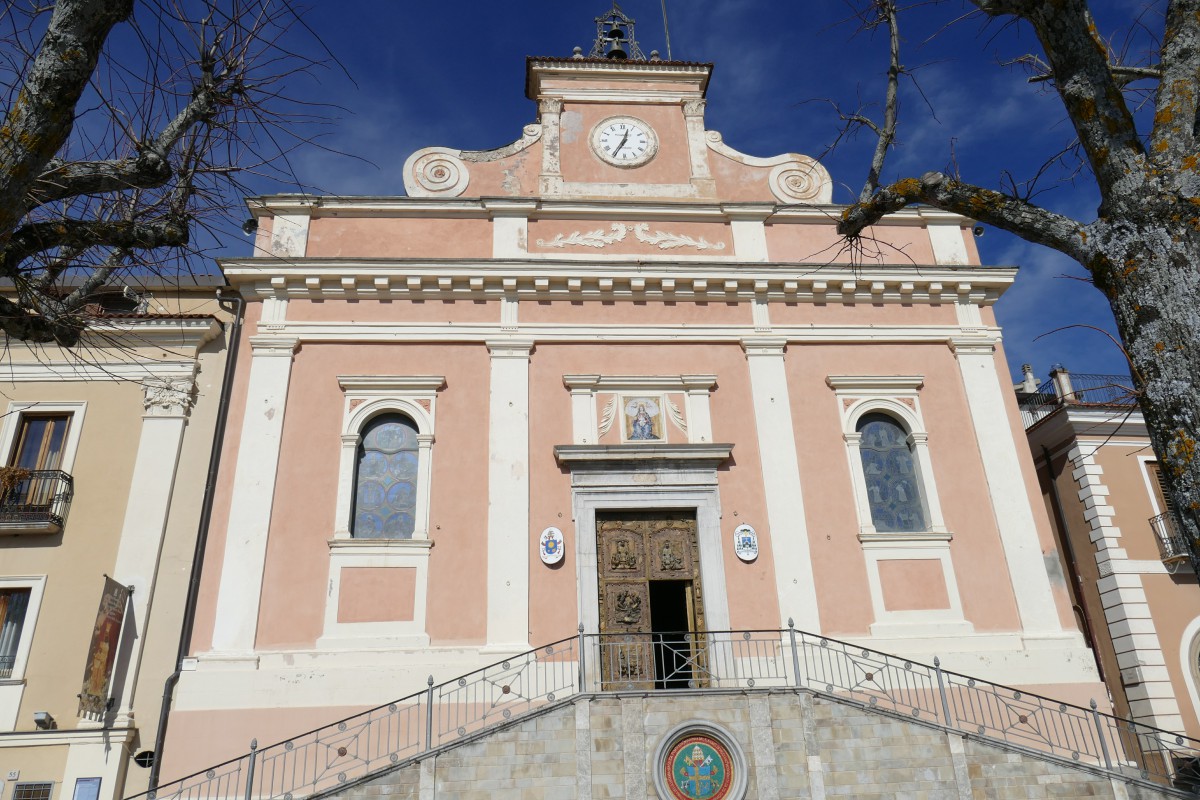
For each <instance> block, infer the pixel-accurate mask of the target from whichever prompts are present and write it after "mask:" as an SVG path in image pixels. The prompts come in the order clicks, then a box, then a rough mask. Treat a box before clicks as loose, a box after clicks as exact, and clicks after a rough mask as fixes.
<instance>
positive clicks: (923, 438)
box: [908, 432, 929, 446]
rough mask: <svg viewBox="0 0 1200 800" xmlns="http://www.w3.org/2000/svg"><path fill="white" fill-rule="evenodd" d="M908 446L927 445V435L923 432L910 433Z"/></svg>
mask: <svg viewBox="0 0 1200 800" xmlns="http://www.w3.org/2000/svg"><path fill="white" fill-rule="evenodd" d="M908 444H909V445H910V446H915V445H926V444H929V434H927V433H924V432H920V433H910V434H909V435H908Z"/></svg>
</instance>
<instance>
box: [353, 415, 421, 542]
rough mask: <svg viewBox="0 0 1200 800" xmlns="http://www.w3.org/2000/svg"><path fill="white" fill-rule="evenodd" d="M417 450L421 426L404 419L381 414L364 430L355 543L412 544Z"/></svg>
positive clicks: (357, 483) (356, 481) (357, 482)
mask: <svg viewBox="0 0 1200 800" xmlns="http://www.w3.org/2000/svg"><path fill="white" fill-rule="evenodd" d="M417 449H418V445H417V426H416V424H415V423H414V422H413V421H412V420H411V419H409V418H408V417H406V416H403V415H401V414H381V415H380V416H378V417H375V418H374V419H372V420H371V421H370V422H368V423H367V425H366V427H364V428H363V431H362V439H361V441H360V443H359V446H358V467H357V470H356V471H355V476H354V514H353V525H352V527H351V535H352V536H354V538H356V539H411V538H412V535H413V529H414V527H415V525H416V505H417V463H418V458H417Z"/></svg>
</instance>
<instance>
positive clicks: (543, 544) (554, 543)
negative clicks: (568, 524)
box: [538, 527, 563, 564]
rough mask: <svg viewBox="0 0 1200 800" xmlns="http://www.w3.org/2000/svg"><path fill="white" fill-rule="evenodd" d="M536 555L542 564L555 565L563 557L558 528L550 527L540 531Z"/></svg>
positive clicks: (561, 536)
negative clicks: (539, 557)
mask: <svg viewBox="0 0 1200 800" xmlns="http://www.w3.org/2000/svg"><path fill="white" fill-rule="evenodd" d="M538 555H539V556H541V557H542V563H543V564H557V563H558V562H560V561H562V557H563V535H562V531H560V530H559V529H558V528H554V527H550V528H546V530H544V531H542V535H541V536H540V537H539V538H538Z"/></svg>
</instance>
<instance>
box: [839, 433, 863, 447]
mask: <svg viewBox="0 0 1200 800" xmlns="http://www.w3.org/2000/svg"><path fill="white" fill-rule="evenodd" d="M842 440H843V441H844V442H845V443H846V444H848V445H850V446H851V447H861V446H862V434H861V433H858V432H855V433H843V434H842Z"/></svg>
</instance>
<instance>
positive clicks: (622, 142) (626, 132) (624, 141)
mask: <svg viewBox="0 0 1200 800" xmlns="http://www.w3.org/2000/svg"><path fill="white" fill-rule="evenodd" d="M628 141H629V131H628V129H626V131H625V135H624V136H622V137H621V143H620V144H619V145H617V149H616V150H613V158H616V157H617V154H618V153H620V152H621V148H622V147H624V146H625V143H626V142H628Z"/></svg>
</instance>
